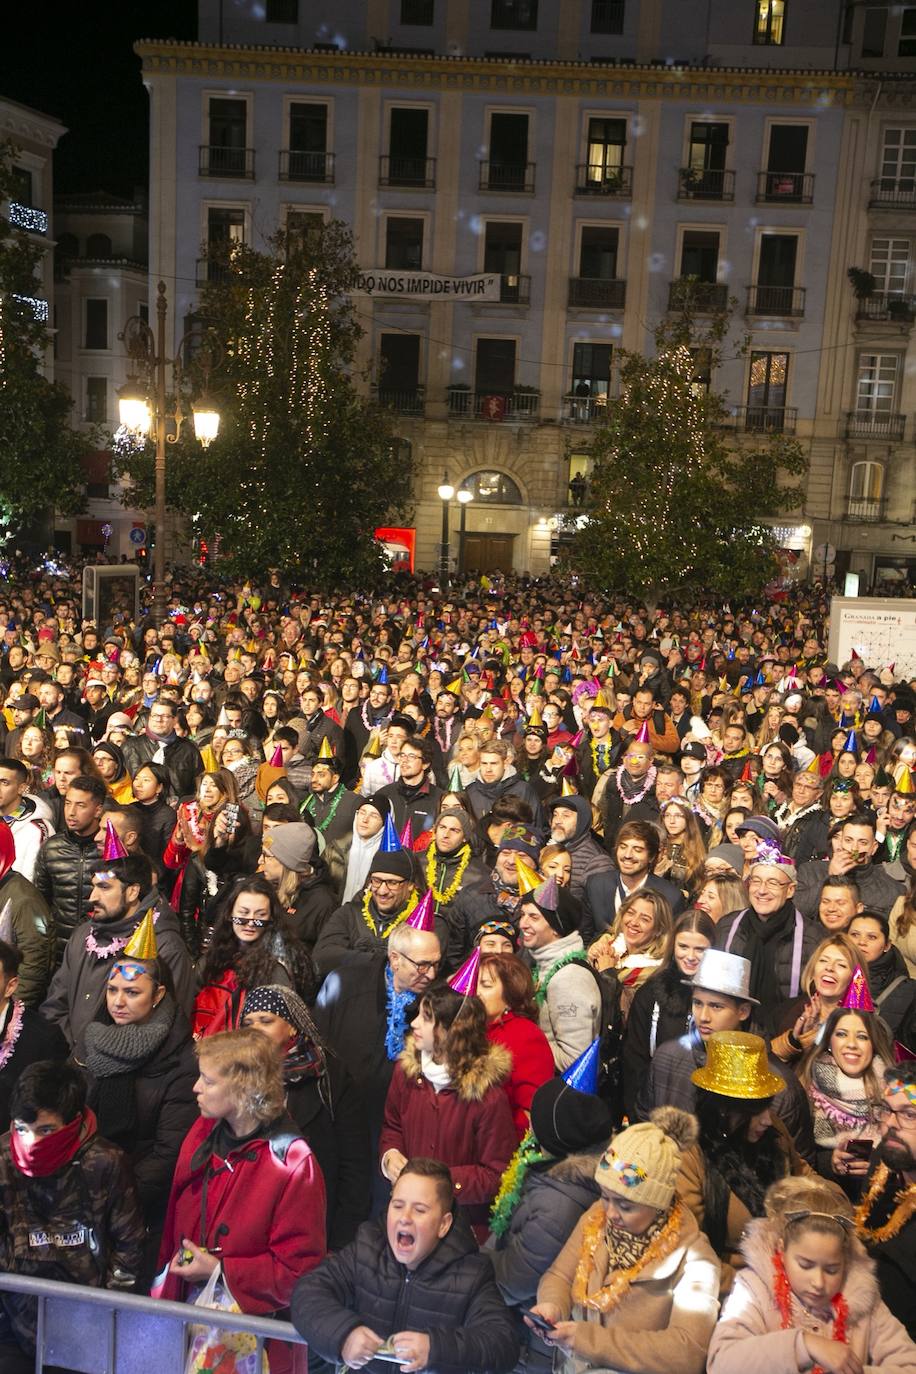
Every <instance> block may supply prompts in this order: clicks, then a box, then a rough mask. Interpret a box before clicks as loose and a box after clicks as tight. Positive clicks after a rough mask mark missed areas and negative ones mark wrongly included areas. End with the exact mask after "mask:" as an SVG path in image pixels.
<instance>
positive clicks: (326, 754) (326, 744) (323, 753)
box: [318, 735, 334, 763]
mask: <svg viewBox="0 0 916 1374" xmlns="http://www.w3.org/2000/svg"><path fill="white" fill-rule="evenodd" d="M333 757H334V751H333V750H332V748H331V741H330V740H329V739H328V737H327V735H325V737H324V739H323V740H322V741H321V747H320V749H319V750H318V761H319V763H320V762H322V761H323V760H326V759H332V758H333Z"/></svg>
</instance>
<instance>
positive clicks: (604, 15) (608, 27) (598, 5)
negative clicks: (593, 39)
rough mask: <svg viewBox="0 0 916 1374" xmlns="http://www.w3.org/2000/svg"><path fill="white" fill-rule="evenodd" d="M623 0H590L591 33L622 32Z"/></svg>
mask: <svg viewBox="0 0 916 1374" xmlns="http://www.w3.org/2000/svg"><path fill="white" fill-rule="evenodd" d="M623 15H624V0H592V22H591V32H592V33H623Z"/></svg>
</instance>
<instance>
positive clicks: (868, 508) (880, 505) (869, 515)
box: [846, 496, 885, 521]
mask: <svg viewBox="0 0 916 1374" xmlns="http://www.w3.org/2000/svg"><path fill="white" fill-rule="evenodd" d="M884 511H885V500H884V497H883V496H879V497H877V498H873V497H869V496H849V497H847V500H846V519H847V520H865V521H874V520H883V519H884Z"/></svg>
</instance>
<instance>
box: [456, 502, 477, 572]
mask: <svg viewBox="0 0 916 1374" xmlns="http://www.w3.org/2000/svg"><path fill="white" fill-rule="evenodd" d="M458 500H459V502H460V504H461V525H460V528H459V531H458V571H459V572H460V573H463V572H464V539H465V527H466V521H467V513H468V506H469V504H470V503H471V501H473V500H474V493H473V492H472V491H469V490H468V488H467V487H459V488H458Z"/></svg>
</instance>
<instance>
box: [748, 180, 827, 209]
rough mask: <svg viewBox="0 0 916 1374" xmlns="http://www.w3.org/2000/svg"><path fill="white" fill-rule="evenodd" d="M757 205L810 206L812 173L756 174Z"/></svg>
mask: <svg viewBox="0 0 916 1374" xmlns="http://www.w3.org/2000/svg"><path fill="white" fill-rule="evenodd" d="M757 200H758V203H760V204H763V203H771V202H773V201H778V202H779V203H780V204H781V205H785V204H792V203H794V204H795V205H810V204H811V202H812V201H813V200H814V173H813V172H758V173H757Z"/></svg>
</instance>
